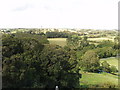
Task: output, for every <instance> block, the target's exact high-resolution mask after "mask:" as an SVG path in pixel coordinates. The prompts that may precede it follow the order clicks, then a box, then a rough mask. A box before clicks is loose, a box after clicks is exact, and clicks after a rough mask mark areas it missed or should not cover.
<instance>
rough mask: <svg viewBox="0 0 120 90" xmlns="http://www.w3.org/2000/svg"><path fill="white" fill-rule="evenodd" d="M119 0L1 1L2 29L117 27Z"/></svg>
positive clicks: (0, 18) (0, 24) (0, 23)
mask: <svg viewBox="0 0 120 90" xmlns="http://www.w3.org/2000/svg"><path fill="white" fill-rule="evenodd" d="M118 1H119V0H0V28H41V27H43V28H81V29H117V28H118Z"/></svg>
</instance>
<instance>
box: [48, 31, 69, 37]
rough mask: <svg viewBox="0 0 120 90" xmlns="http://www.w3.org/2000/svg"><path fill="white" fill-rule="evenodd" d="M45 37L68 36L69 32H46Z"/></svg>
mask: <svg viewBox="0 0 120 90" xmlns="http://www.w3.org/2000/svg"><path fill="white" fill-rule="evenodd" d="M46 36H47V38H68V36H69V34H68V33H64V32H46Z"/></svg>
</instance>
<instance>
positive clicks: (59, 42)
mask: <svg viewBox="0 0 120 90" xmlns="http://www.w3.org/2000/svg"><path fill="white" fill-rule="evenodd" d="M48 40H49V42H50V44H56V45H60V46H62V47H64V46H65V45H66V38H48Z"/></svg>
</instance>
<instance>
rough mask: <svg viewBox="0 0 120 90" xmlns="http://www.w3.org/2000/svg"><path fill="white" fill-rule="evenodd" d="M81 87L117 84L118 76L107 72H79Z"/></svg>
mask: <svg viewBox="0 0 120 90" xmlns="http://www.w3.org/2000/svg"><path fill="white" fill-rule="evenodd" d="M81 74H82V78H81V79H80V84H81V86H82V87H93V86H95V87H102V88H103V87H109V86H110V85H111V86H117V85H118V76H115V75H112V74H109V73H81Z"/></svg>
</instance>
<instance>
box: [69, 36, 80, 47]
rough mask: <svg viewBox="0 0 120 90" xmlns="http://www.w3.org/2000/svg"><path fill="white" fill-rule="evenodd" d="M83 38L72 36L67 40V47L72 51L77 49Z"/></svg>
mask: <svg viewBox="0 0 120 90" xmlns="http://www.w3.org/2000/svg"><path fill="white" fill-rule="evenodd" d="M80 41H81V37H79V36H77V35H72V36H70V37H68V38H67V45H68V46H69V47H70V48H72V49H77V47H78V46H79V45H80Z"/></svg>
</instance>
